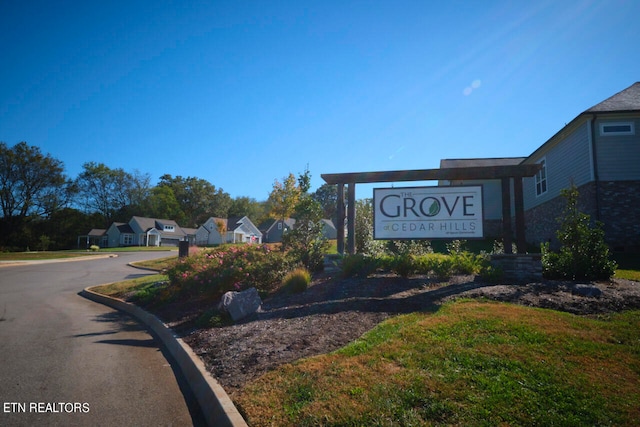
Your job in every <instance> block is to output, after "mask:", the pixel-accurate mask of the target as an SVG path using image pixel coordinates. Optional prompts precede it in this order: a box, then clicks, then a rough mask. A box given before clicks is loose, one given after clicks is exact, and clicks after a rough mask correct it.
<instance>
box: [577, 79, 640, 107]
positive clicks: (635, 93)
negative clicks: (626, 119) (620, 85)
mask: <svg viewBox="0 0 640 427" xmlns="http://www.w3.org/2000/svg"><path fill="white" fill-rule="evenodd" d="M623 111H640V82H636V83H634V84H632V85H631V86H629V87H628V88H626V89H624V90H621V91H620V92H618V93H616V94H615V95H613V96H611V97H609V98H607V99H605V100H604V101H602V102H601V103H599V104H596V105H594V106H593V107H591V108H589V109H588V110H586V111H585V113H604V112H609V113H610V112H623Z"/></svg>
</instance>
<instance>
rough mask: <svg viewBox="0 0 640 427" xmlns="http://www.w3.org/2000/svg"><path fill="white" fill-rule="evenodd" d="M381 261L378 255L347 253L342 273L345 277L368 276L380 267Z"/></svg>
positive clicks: (343, 261)
mask: <svg viewBox="0 0 640 427" xmlns="http://www.w3.org/2000/svg"><path fill="white" fill-rule="evenodd" d="M378 265H379V262H378V260H377V258H376V257H373V256H369V255H364V254H355V255H347V256H345V257H344V258H343V260H342V274H343V275H344V276H345V277H353V276H357V277H367V276H368V275H370V274H371V273H373V272H374V271H376V269H377V268H378Z"/></svg>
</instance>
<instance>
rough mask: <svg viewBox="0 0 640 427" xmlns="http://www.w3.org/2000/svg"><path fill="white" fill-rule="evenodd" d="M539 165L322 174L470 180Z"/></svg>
mask: <svg viewBox="0 0 640 427" xmlns="http://www.w3.org/2000/svg"><path fill="white" fill-rule="evenodd" d="M540 168H541V165H539V164H527V165H509V166H474V167H468V168H443V169H414V170H406V171H384V172H349V173H324V174H321V175H320V176H321V177H322V179H324V180H325V182H326V183H327V184H349V183H358V184H364V183H374V182H400V181H437V180H449V181H454V180H469V179H502V178H514V177H526V176H534V175H535V174H536V173H537V172H538V171H539V170H540Z"/></svg>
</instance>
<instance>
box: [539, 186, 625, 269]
mask: <svg viewBox="0 0 640 427" xmlns="http://www.w3.org/2000/svg"><path fill="white" fill-rule="evenodd" d="M561 194H562V196H563V197H564V198H565V199H566V200H567V206H566V208H565V210H564V212H563V215H562V217H561V218H559V219H560V229H559V230H558V232H557V236H558V240H559V241H560V245H561V246H560V251H559V252H552V251H551V250H550V248H549V244H548V243H545V244H542V246H541V249H542V274H543V276H544V277H545V278H548V279H569V280H609V279H610V278H611V277H612V276H613V275H614V273H615V270H616V263H615V261H612V260H610V259H609V256H610V253H609V247H608V246H607V244H606V243H605V241H604V231H603V229H602V227H603V225H602V223H601V222H599V221H597V222H595V224H594V225H593V226H592V225H591V218H590V217H589V215H587V214H584V213H582V212H580V211H579V210H578V190H577V188H576V187H575V185H573V184H572V185H571V187H570V188H568V189H564V190H562V192H561Z"/></svg>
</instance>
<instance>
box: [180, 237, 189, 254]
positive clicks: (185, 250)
mask: <svg viewBox="0 0 640 427" xmlns="http://www.w3.org/2000/svg"><path fill="white" fill-rule="evenodd" d="M188 256H189V242H188V241H186V240H185V241H181V242H178V258H185V257H188Z"/></svg>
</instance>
